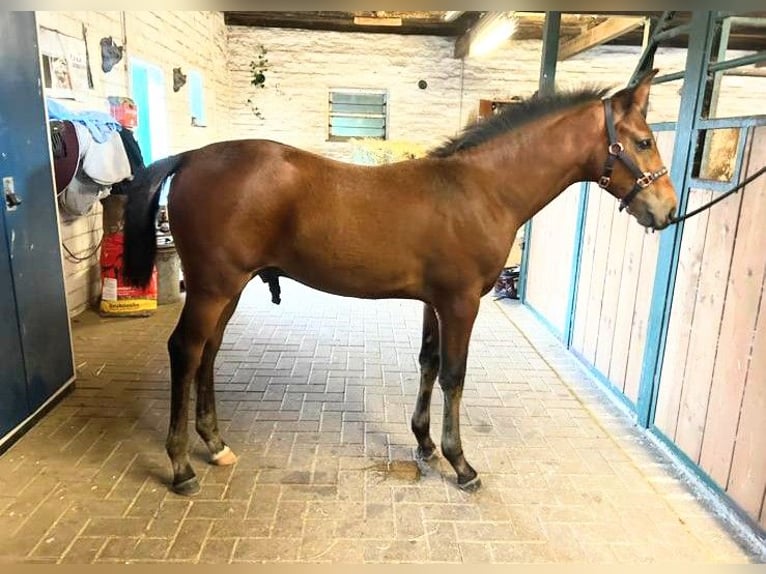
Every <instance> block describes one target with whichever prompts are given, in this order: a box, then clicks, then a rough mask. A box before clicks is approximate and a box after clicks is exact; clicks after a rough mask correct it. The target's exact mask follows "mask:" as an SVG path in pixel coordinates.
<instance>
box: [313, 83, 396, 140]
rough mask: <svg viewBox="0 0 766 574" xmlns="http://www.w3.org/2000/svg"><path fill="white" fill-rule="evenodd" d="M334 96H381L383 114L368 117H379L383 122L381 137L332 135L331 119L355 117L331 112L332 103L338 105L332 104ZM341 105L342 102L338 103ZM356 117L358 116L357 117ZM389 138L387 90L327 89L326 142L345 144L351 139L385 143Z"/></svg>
mask: <svg viewBox="0 0 766 574" xmlns="http://www.w3.org/2000/svg"><path fill="white" fill-rule="evenodd" d="M334 94H343V95H371V96H383V102H382V107H383V113H381V114H374V115H370V116H368V117H380V118H382V120H383V136H382V137H379V136H369V135H364V134H361V133H360V134H355V135H348V136H343V135H337V134H333V133H332V130H333V124H332V118H333V117H355V116H354V115H352V114H350V113H348V112H347V113H343V112H334V111H333V103H339V102H333V95H334ZM340 103H342V102H340ZM357 117H358V116H357ZM388 137H389V93H388V90H387V89H383V88H345V87H344V88H329V89H328V92H327V141H330V142H347V141H350V140H353V139H374V140H378V141H387V140H388Z"/></svg>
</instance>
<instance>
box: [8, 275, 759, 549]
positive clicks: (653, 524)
mask: <svg viewBox="0 0 766 574" xmlns="http://www.w3.org/2000/svg"><path fill="white" fill-rule="evenodd" d="M179 310H180V305H167V306H161V307H160V309H159V310H158V312H157V313H156V314H155V315H154V316H153V317H150V318H143V319H124V318H108V319H103V318H100V317H98V315H97V314H95V313H93V312H86V313H84V314H83V315H81V316H80V317H78V318H77V319H76V320H75V321H74V326H73V336H74V344H75V355H76V363H77V371H78V383H77V387H76V389H75V390H74V392H72V393H71V394H70V395H68V396H67V397H66V398H65V399H64V400H63V401H62V402H61V403H60V404H59V405H58V406H57V407H55V408H54V409H53V410H52V411H51V412H50V413H49V414H48V415H47V416H45V417H44V418H43V419H42V420H41V421H40V422H39V423H38V424H37V425H36V426H35V427H34V428H33V429H32V430H30V431H29V432H28V433H27V434H26V435H25V436H24V437H23V438H21V440H20V441H19V442H17V443H16V444H15V445H14V446H13V447H11V448H10V449H9V450H8V451H7V452H6V453H5V454H4V455H3V456H1V457H0V529H2V534H3V536H2V537H0V560H1V561H4V562H8V561H12V562H34V561H37V562H60V563H85V562H100V563H106V562H146V561H154V562H156V561H161V562H202V563H210V562H267V561H285V562H455V563H459V562H475V563H500V562H573V561H574V562H636V561H668V560H670V561H683V562H687V561H697V562H747V561H761V560H762V559H763V555H762V554H759V548H758V547H757V546H752V545H749V546H748V545H746V544H744V543H742V542H738V540H742V538H741V537H736V536H734V535H733V534H731V533H730V532H733V530H731V529H727V528H725V527H724V525H723V523H722V522H721V520H720V519H719V518H717V517H716V514H715V513H712V512H711V511H710V510H708V509H707V508H708V506H709V505H708V504H707V503H706V502H705V501H701V500H700V499H698V498H697V497H695V495H694V494H693V493H692V491H691V490H690V489H689V488H688V486H687V485H686V484H685V482H684V481H683V480H682V479H681V478H680V477H679V476H680V475H679V474H678V473H677V472H676V470H675V469H674V467H673V466H672V465H671V464H670V463H669V462H668V461H667V460H666V459H665V458H663V457H662V456H661V455H660V454H659V453H658V452H656V451H655V450H654V448H653V447H652V445H651V444H650V443H649V441H647V440H646V439H645V438H644V436H643V434H642V433H641V432H639V431H638V430H637V429H636V428H635V427H634V425H633V424H632V423H631V420H630V418H629V417H628V416H626V415H625V414H624V413H623V412H622V411H620V410H619V409H617V408H616V407H615V406H614V404H613V403H612V402H611V401H608V400H605V399H604V396H603V394H602V393H601V391H600V390H599V389H598V388H597V387H596V385H595V384H594V383H593V382H592V381H591V379H590V378H589V377H588V375H587V374H585V373H584V372H583V371H582V369H580V368H579V367H578V365H577V364H576V362H575V361H574V360H572V359H571V358H570V357H569V355H568V354H567V353H566V352H565V350H564V349H563V348H562V347H561V345H560V344H559V343H558V342H557V341H556V340H555V339H554V338H553V337H551V336H550V335H549V334H548V333H547V331H545V329H544V328H542V327H541V326H540V325H539V324H538V323H537V322H536V321H535V320H534V318H532V316H531V314H530V313H529V311H528V310H527V309H525V308H524V307H522V306H520V305H518V304H517V303H515V302H509V301H505V302H495V301H493V300H492V298H491V297H487V298H485V299H484V300H483V302H482V308H481V312H480V315H479V318H478V320H477V324H476V327H475V330H474V336H473V339H472V344H471V355H470V358H469V364H468V376H467V381H466V387H465V393H464V402H463V412H462V429H463V443H464V447H465V452H466V455H467V458H468V460H469V461H470V462H471V463H472V464H473V466H475V467H476V468H477V470H478V471H479V472H480V474H481V476H482V479H483V487H482V489H481V490H480V491H479V492H477V493H474V494H467V493H464V492H462V491H460V490H458V489H457V488H456V487H455V484H454V480H455V479H454V473H453V471H452V469H451V468H450V467H449V465H448V464H447V463H446V461H445V460H444V459H443V458H442V457H439V458H437V459H436V460H435V461H433V462H432V463H430V464H428V465H420V466H419V465H418V464H416V463H415V462H414V459H413V454H414V445H415V440H414V437H413V436H412V434H411V432H410V430H409V418H410V414H411V412H412V408H413V406H414V399H415V396H416V392H417V388H418V364H417V356H418V350H419V343H420V317H421V306H420V304H419V303H417V302H411V301H394V300H388V301H361V300H355V299H344V298H339V297H332V296H329V295H325V294H322V293H318V292H316V291H312V290H309V289H306V288H304V287H302V286H300V285H297V284H295V283H292V282H289V281H283V303H282V305H281V306H274V305H272V304H271V303H270V301H269V296H268V292H267V290H266V287H265V285H263V284H262V283H261V282H260V281H258V280H256V281H254V282H253V283H252V284H251V286H250V287H248V289H247V291H246V293H245V296H244V297H243V299H242V301H241V303H240V306H239V309H238V310H237V313H236V314H235V316H234V317H233V319H232V321H231V323H230V325H229V328H228V330H227V333H226V337H225V340H224V344H223V347H222V350H221V353H220V355H219V359H218V363H217V380H218V384H217V389H218V405H219V408H218V412H219V417H220V419H221V425H222V428H223V429H224V431H225V434H224V436H225V438H226V440H227V441H228V442H229V443H230V444H231V446H232V448H233V449H234V450H235V452H236V453H237V454H238V455H239V456H240V460H239V462H238V463H237V465H236V466H233V467H213V466H210V465H208V464H206V458H205V449H204V447H203V445H202V443H201V442H200V440H199V439H198V438H197V437H196V434H192V436H193V441H192V461H193V464H194V465H195V468H196V470H197V472H198V475H199V476H200V478H201V484H202V492H201V493H200V494H199V495H198V496H197V497H195V498H192V499H186V498H182V497H179V496H177V495H175V494H173V493H172V492H170V491H169V490H168V481H169V479H170V465H169V462H168V460H167V458H166V455H165V451H164V441H165V433H166V428H167V419H168V402H169V390H168V388H169V385H168V361H167V355H166V347H165V343H166V339H167V336H168V334H169V333H170V331H171V329H172V328H173V326H174V323H175V320H176V318H177V315H178V313H179ZM437 389H438V385H437ZM441 400H442V397H441V393H440V392H439V391H438V390H436V391H435V393H434V402H433V412H432V421H433V423H432V424H433V431H432V434H433V436H434V438H435V439H436V440H437V443H438V440H439V439H438V437H439V436H440V429H441V412H442V404H441ZM190 430H191V432H192V433H193V432H194V431H193V428H192V429H190Z"/></svg>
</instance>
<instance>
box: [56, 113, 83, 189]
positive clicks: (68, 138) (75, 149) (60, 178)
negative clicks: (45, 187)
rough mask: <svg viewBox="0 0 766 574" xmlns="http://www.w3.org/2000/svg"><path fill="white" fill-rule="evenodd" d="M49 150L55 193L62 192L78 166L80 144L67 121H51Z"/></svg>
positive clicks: (72, 127)
mask: <svg viewBox="0 0 766 574" xmlns="http://www.w3.org/2000/svg"><path fill="white" fill-rule="evenodd" d="M49 123H50V130H51V149H52V151H53V172H54V176H55V182H56V193H57V194H59V193H61V192H62V191H64V190H65V189H66V188H67V186H68V185H69V184H70V183H71V182H72V179H73V178H74V175H75V173H77V168H78V167H79V166H80V142H79V140H78V139H77V130H76V129H75V127H74V124H72V122H70V121H69V120H51V121H50V122H49Z"/></svg>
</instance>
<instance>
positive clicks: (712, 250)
mask: <svg viewBox="0 0 766 574" xmlns="http://www.w3.org/2000/svg"><path fill="white" fill-rule="evenodd" d="M741 201H742V195H740V194H738V195H735V196H732V197H729V198H728V199H727V200H726V201H723V202H721V203H719V204H717V205H716V206H715V208H713V209H711V210H710V217H709V219H708V225H707V235H706V237H705V247H704V252H703V256H702V269H701V271H700V281H699V285H698V287H697V297H696V303H695V307H694V322H693V324H692V330H691V335H690V338H689V351H688V356H687V359H686V371H685V373H684V382H683V390H682V392H681V405H680V409H679V417H678V426H677V429H676V444H677V445H678V447H679V448H680V449H681V450H682V451H684V452H685V453H686V454H687V455H688V456H689V458H691V459H692V460H693V461H695V462H699V456H700V449H701V447H702V435H703V433H704V429H705V419H706V418H707V410H708V408H707V407H708V399H709V398H710V384H711V381H712V378H713V366H714V362H715V357H716V349H717V346H718V335H719V333H720V329H721V316H722V313H723V303H724V297H725V295H726V285H727V282H728V279H729V270H730V268H731V257H732V249H733V244H734V236H735V232H736V228H737V218H738V217H739V208H740V204H741ZM722 343H724V344H725V342H722Z"/></svg>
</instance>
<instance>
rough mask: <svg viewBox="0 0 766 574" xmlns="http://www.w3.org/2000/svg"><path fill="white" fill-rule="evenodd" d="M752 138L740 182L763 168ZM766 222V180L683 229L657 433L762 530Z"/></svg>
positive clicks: (698, 196) (761, 134) (762, 136)
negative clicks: (727, 495)
mask: <svg viewBox="0 0 766 574" xmlns="http://www.w3.org/2000/svg"><path fill="white" fill-rule="evenodd" d="M748 138H749V140H748V143H747V144H746V155H745V159H744V164H743V170H742V171H743V175H742V178H744V177H746V176H748V175H750V174H752V173H753V172H755V171H756V170H758V169H759V168H760V167H762V166H763V165H765V164H766V127H759V128H756V129H753V130H751V131H750V133H749V135H748ZM712 195H713V194H712V193H711V192H709V191H700V190H694V191H692V192H691V194H690V205H689V209H693V208H694V206H695V205H701V204H702V203H704V202H705V201H708V200H709V199H710V198H711V197H712ZM764 222H766V177H762V178H760V179H758V180H756V181H754V182H753V183H751V184H750V185H748V186H747V187H746V188H745V189H744V190H743V191H741V192H740V193H739V194H736V195H734V196H732V197H730V198H728V199H726V200H724V201H723V202H721V203H720V204H718V205H716V206H714V207H713V208H712V209H711V210H709V211H708V212H706V213H704V214H702V215H700V216H697V217H695V218H693V219H691V220H689V221H688V222H687V224H686V225H685V227H684V235H683V239H682V244H681V258H680V262H679V264H680V266H679V270H678V276H677V279H676V286H675V292H674V295H673V306H672V309H671V317H670V325H669V331H668V336H667V346H666V351H665V357H664V362H663V365H662V370H661V378H660V386H659V392H658V402H657V410H656V415H655V421H654V424H655V426H656V427H657V428H658V429H659V430H660V431H662V432H663V433H664V434H665V435H666V436H667V437H668V438H669V439H671V440H672V441H673V442H674V443H675V444H676V445H677V446H678V448H679V449H680V450H681V451H682V452H684V454H686V455H687V456H688V457H689V458H690V459H691V460H692V461H694V462H695V463H697V464H698V465H699V466H700V468H701V469H702V470H703V471H704V472H705V473H707V474H708V476H709V477H710V478H711V479H712V480H713V481H714V482H715V483H716V484H717V485H718V486H719V487H721V489H723V490H724V491H726V492H727V493H728V494H729V496H730V497H731V498H732V500H733V501H734V502H735V503H737V504H738V505H739V506H740V508H742V509H743V510H744V511H745V512H746V513H747V514H748V515H749V516H750V517H751V518H752V519H753V520H754V521H755V522H760V525H761V526H762V527H764V528H766V513H765V512H764V496H765V495H766V297H765V295H766V225H764Z"/></svg>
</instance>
